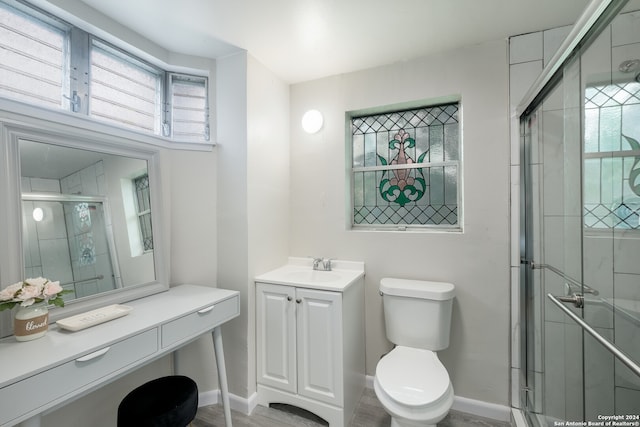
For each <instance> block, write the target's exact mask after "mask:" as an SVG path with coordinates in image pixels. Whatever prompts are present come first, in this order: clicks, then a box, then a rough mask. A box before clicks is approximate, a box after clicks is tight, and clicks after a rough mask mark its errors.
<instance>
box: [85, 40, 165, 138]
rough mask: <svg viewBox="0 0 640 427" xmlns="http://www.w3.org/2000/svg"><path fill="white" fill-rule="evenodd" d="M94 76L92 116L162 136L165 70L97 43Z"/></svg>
mask: <svg viewBox="0 0 640 427" xmlns="http://www.w3.org/2000/svg"><path fill="white" fill-rule="evenodd" d="M90 76H91V78H90V84H91V86H90V91H89V93H90V94H91V99H90V113H89V114H90V115H91V116H92V117H98V118H100V119H102V120H107V121H110V122H112V123H117V124H119V125H124V126H127V127H132V128H134V129H137V130H142V131H147V132H152V133H156V134H159V133H160V117H161V115H162V108H161V102H162V101H161V99H160V97H159V94H160V93H161V92H162V85H161V81H162V80H161V71H159V70H157V69H155V68H152V67H151V66H149V65H146V64H145V63H143V62H141V61H138V60H136V59H135V58H134V57H132V56H131V55H127V54H126V53H123V52H121V51H118V50H117V49H115V48H113V47H111V46H108V45H106V44H104V43H101V42H100V41H98V40H93V43H92V46H91V68H90Z"/></svg>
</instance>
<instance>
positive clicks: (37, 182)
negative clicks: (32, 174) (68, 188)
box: [28, 178, 60, 193]
mask: <svg viewBox="0 0 640 427" xmlns="http://www.w3.org/2000/svg"><path fill="white" fill-rule="evenodd" d="M28 179H29V182H30V185H29V186H30V188H31V191H33V192H36V193H59V192H60V182H59V181H58V180H55V179H46V178H28Z"/></svg>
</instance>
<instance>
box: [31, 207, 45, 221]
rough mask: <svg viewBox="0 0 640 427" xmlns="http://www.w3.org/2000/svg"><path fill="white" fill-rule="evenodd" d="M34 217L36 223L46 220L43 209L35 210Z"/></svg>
mask: <svg viewBox="0 0 640 427" xmlns="http://www.w3.org/2000/svg"><path fill="white" fill-rule="evenodd" d="M32 215H33V219H34V220H35V221H36V222H40V221H42V219H43V218H44V211H43V210H42V208H35V209H34V210H33V214H32Z"/></svg>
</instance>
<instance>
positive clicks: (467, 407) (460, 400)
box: [367, 375, 511, 422]
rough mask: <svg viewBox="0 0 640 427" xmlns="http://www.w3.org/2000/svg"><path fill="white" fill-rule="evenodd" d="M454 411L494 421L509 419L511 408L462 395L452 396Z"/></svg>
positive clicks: (371, 381)
mask: <svg viewBox="0 0 640 427" xmlns="http://www.w3.org/2000/svg"><path fill="white" fill-rule="evenodd" d="M367 387H368V388H373V376H371V375H367ZM451 409H453V410H454V411H459V412H464V413H467V414H471V415H476V416H478V417H483V418H489V419H492V420H496V421H506V422H510V421H511V408H510V407H508V406H504V405H498V404H496V403H489V402H484V401H482V400H474V399H469V398H467V397H462V396H454V398H453V406H452V408H451Z"/></svg>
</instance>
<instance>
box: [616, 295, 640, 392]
mask: <svg viewBox="0 0 640 427" xmlns="http://www.w3.org/2000/svg"><path fill="white" fill-rule="evenodd" d="M634 303H635V304H634V305H635V308H636V310H637V308H638V307H639V306H640V305H639V304H638V300H635V301H634ZM626 308H628V306H626V307H623V310H624V309H626ZM637 316H638V313H637V311H636V312H633V311H628V314H623V313H620V312H616V315H615V322H616V323H615V325H616V328H615V344H616V346H617V347H618V348H619V349H620V350H622V352H624V353H625V354H627V355H628V356H629V357H631V358H632V359H633V360H635V361H636V362H638V361H640V346H639V345H638V343H640V327H638V322H639V321H640V319H638V318H637ZM618 367H620V369H618ZM616 385H617V386H624V387H627V388H633V389H636V390H640V378H638V376H637V375H635V374H633V372H632V371H631V370H630V369H629V368H627V367H626V366H624V365H623V364H622V363H619V365H618V366H616ZM639 402H640V401H639Z"/></svg>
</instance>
